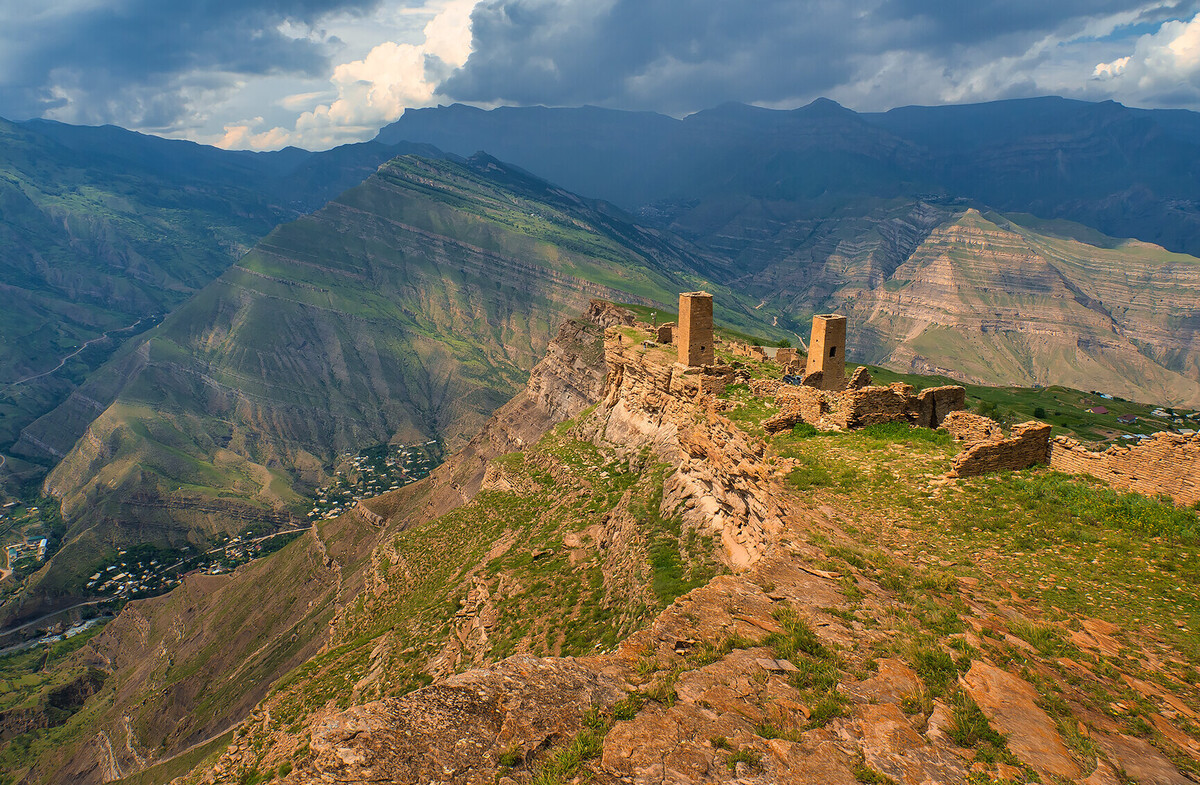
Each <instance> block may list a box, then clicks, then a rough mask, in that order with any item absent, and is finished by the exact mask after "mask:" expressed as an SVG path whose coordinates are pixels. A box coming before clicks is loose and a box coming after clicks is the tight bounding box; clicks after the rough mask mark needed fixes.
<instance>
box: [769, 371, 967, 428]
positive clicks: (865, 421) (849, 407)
mask: <svg viewBox="0 0 1200 785" xmlns="http://www.w3.org/2000/svg"><path fill="white" fill-rule="evenodd" d="M855 377H857V378H860V379H861V377H859V375H858V374H857V372H856V373H855ZM752 389H753V387H752ZM773 392H774V395H775V403H776V405H777V406H778V407H779V412H778V413H777V414H775V415H773V416H771V417H769V418H767V419H766V420H765V421H763V430H764V431H766V432H767V433H768V434H774V433H779V432H781V431H785V430H787V429H789V428H792V427H793V426H795V425H797V424H799V423H801V422H806V423H808V424H809V425H812V426H813V427H815V428H817V429H819V430H822V431H834V430H842V431H844V430H851V429H854V428H863V427H866V426H868V425H876V424H880V423H888V422H907V423H911V424H912V425H916V426H919V427H922V428H937V427H938V426H939V425H940V424H941V422H942V419H943V418H944V417H945V416H946V415H947V414H949V413H951V412H953V411H956V410H960V409H962V408H964V407H965V406H966V400H967V398H966V390H965V389H963V388H962V387H958V386H955V385H951V386H946V387H930V388H928V389H925V390H921V391H920V392H919V393H918V392H917V391H916V390H915V388H913V386H912V385H909V384H904V383H903V382H895V383H893V384H889V385H887V386H868V387H862V388H858V389H853V388H852V389H848V390H838V391H826V390H820V389H818V388H816V387H809V386H806V385H805V386H799V387H794V386H791V385H784V384H780V385H779V386H777V387H775V388H774V390H773Z"/></svg>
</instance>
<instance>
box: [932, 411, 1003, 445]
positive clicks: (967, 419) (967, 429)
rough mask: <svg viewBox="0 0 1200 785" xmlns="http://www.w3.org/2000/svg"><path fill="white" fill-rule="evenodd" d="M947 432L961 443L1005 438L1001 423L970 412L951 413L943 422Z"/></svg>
mask: <svg viewBox="0 0 1200 785" xmlns="http://www.w3.org/2000/svg"><path fill="white" fill-rule="evenodd" d="M942 427H943V428H945V429H946V432H947V433H949V434H950V435H951V436H953V437H954V438H955V439H957V440H958V441H960V442H967V443H968V444H970V443H972V442H991V441H998V440H1000V439H1003V438H1004V430H1003V429H1002V428H1001V427H1000V423H998V422H996V421H995V420H993V419H991V418H989V417H984V416H983V415H981V414H973V413H972V412H968V411H958V412H950V413H949V414H947V415H946V418H945V419H944V420H942Z"/></svg>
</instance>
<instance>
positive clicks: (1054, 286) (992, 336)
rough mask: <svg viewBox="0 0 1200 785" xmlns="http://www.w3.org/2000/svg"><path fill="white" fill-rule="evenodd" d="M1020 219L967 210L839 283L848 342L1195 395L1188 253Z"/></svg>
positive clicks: (1051, 380) (981, 374)
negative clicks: (907, 249)
mask: <svg viewBox="0 0 1200 785" xmlns="http://www.w3.org/2000/svg"><path fill="white" fill-rule="evenodd" d="M1022 220H1024V222H1025V223H1026V224H1027V225H1026V226H1022V225H1020V224H1018V223H1015V222H1013V221H1011V220H1008V219H1005V218H1003V217H1001V216H998V215H994V216H989V217H985V216H983V215H981V214H980V213H979V212H977V211H975V210H968V211H967V212H965V213H964V214H962V215H960V216H959V217H957V218H955V219H953V220H951V221H948V222H946V223H945V224H943V225H942V226H940V227H938V228H937V229H935V230H934V231H933V232H932V233H931V234H930V235H929V237H928V238H927V239H926V240H925V241H924V242H923V243H922V244H921V245H920V246H919V247H918V248H917V249H916V251H915V252H914V253H913V254H912V255H911V256H910V257H909V258H908V259H907V261H905V262H904V264H902V265H900V266H899V267H898V268H897V269H896V270H895V272H894V273H893V274H892V275H891V276H890V277H889V278H888V279H887V280H886V281H884V282H883V283H882V284H881V285H879V286H877V287H875V288H871V289H865V288H852V287H846V288H844V289H843V290H842V291H840V292H838V293H837V294H836V295H835V296H834V299H835V301H838V302H839V303H840V304H841V307H843V308H844V309H845V310H846V311H847V312H848V313H849V314H850V315H851V319H852V321H854V322H857V323H858V324H859V325H860V327H859V329H858V334H857V335H856V336H855V338H854V339H853V340H855V341H856V346H855V348H856V349H857V350H858V353H859V354H860V355H861V356H863V358H864V359H871V360H875V361H879V362H882V363H883V364H886V365H890V366H892V367H896V368H904V369H912V370H917V371H937V372H944V373H947V374H949V375H952V376H955V377H957V378H962V379H966V380H970V381H975V382H981V383H989V384H1017V385H1021V386H1030V385H1034V384H1042V385H1050V384H1059V385H1064V386H1068V387H1075V388H1080V389H1085V390H1102V391H1105V392H1108V393H1111V394H1114V395H1119V396H1123V397H1127V398H1131V399H1134V400H1149V401H1153V402H1160V403H1179V404H1189V405H1197V404H1200V381H1197V373H1198V369H1197V358H1196V352H1195V336H1196V323H1197V320H1196V316H1195V313H1196V308H1197V306H1200V260H1198V259H1196V258H1194V257H1190V256H1186V255H1182V254H1174V253H1169V252H1167V251H1164V250H1163V249H1161V248H1159V247H1157V246H1153V245H1149V244H1146V243H1141V242H1137V241H1116V240H1112V239H1111V238H1105V237H1103V236H1099V235H1095V233H1091V234H1089V233H1087V232H1071V231H1069V229H1070V228H1071V227H1072V225H1070V224H1065V223H1051V224H1046V223H1041V222H1036V221H1033V220H1030V219H1022ZM1076 228H1077V229H1082V227H1076ZM1072 235H1074V236H1072ZM1077 237H1082V238H1083V239H1076V238H1077Z"/></svg>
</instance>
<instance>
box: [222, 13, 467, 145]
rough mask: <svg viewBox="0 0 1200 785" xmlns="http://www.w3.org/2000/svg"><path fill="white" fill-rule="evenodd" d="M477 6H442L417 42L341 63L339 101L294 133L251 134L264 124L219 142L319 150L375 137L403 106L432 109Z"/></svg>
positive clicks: (306, 118)
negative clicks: (441, 83) (292, 146)
mask: <svg viewBox="0 0 1200 785" xmlns="http://www.w3.org/2000/svg"><path fill="white" fill-rule="evenodd" d="M477 2H478V0H444V2H442V3H440V4H439V5H438V6H434V8H435V9H436V13H435V15H434V16H433V18H432V19H430V21H429V22H428V23H427V24H426V25H425V28H424V30H423V35H424V40H423V41H422V42H421V43H417V44H412V43H397V42H395V41H385V42H384V43H381V44H378V45H377V46H375V47H374V48H372V49H371V50H370V51H369V52H368V53H367V54H366V56H365V57H363V58H362V59H361V60H352V61H350V62H347V63H342V64H341V65H339V66H337V67H336V68H335V69H334V71H333V76H332V78H331V80H330V81H331V83H332V85H333V87H334V89H335V90H336V94H337V98H336V99H335V100H333V101H331V102H329V103H322V104H319V105H317V106H316V107H314V108H313V109H311V110H309V111H307V112H303V113H302V114H301V115H300V116H299V117H298V118H297V119H296V122H295V126H294V127H293V128H292V129H290V130H289V129H287V128H284V127H282V126H276V127H274V128H271V129H270V130H267V131H261V132H260V131H257V129H258V128H259V127H261V125H262V122H263V121H262V118H255V119H254V120H250V121H247V122H243V123H237V124H232V125H228V126H226V127H225V135H224V137H223V138H222V139H221V140H220V141H219V142H218V143H217V145H218V146H219V147H225V148H230V149H232V148H247V147H248V148H252V149H259V150H265V149H275V148H278V147H282V146H285V145H289V144H291V145H296V146H298V147H305V148H308V149H325V148H328V147H333V146H334V145H338V144H344V143H346V142H354V141H361V140H363V139H368V138H370V137H372V136H374V135H375V133H376V132H377V131H378V130H379V128H380V126H382V125H385V124H387V123H390V122H392V121H394V120H396V119H397V118H399V117H400V115H401V114H403V112H404V109H405V108H406V107H410V106H413V107H416V106H428V105H430V104H432V103H434V92H435V90H436V89H437V87H438V84H439V83H440V82H441V80H442V79H443V78H444V77H445V75H446V74H447V73H448V72H449V70H450V69H454V68H460V67H461V66H462V65H463V64H464V63H466V61H467V58H468V57H469V56H470V54H471V10H472V9H473V8H474V7H475V5H476V3H477ZM319 97H321V94H319V93H310V94H306V95H296V96H290V97H289V98H288V99H284V101H285V102H286V103H285V104H284V105H285V106H288V107H289V108H298V105H299V104H301V103H302V102H303V99H305V98H319Z"/></svg>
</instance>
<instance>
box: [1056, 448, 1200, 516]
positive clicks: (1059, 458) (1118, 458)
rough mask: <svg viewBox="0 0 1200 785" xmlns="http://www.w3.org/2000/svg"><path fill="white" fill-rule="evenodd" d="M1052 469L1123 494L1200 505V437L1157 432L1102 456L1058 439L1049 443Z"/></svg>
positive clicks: (1105, 451)
mask: <svg viewBox="0 0 1200 785" xmlns="http://www.w3.org/2000/svg"><path fill="white" fill-rule="evenodd" d="M1050 468H1052V469H1056V470H1058V471H1060V472H1067V473H1068V474H1087V475H1091V476H1092V477H1095V478H1096V479H1098V480H1101V481H1103V482H1105V483H1107V484H1108V485H1110V486H1112V487H1113V488H1118V489H1120V490H1123V491H1137V492H1138V493H1142V494H1145V495H1147V496H1157V495H1160V494H1162V495H1166V496H1170V497H1171V498H1172V499H1174V500H1175V502H1176V503H1178V504H1183V505H1191V504H1196V503H1197V502H1200V435H1194V436H1181V435H1179V434H1174V433H1157V434H1155V435H1154V436H1152V437H1151V438H1149V439H1145V440H1143V441H1142V442H1140V443H1138V444H1135V445H1131V446H1128V447H1125V446H1112V447H1109V448H1108V449H1107V450H1104V451H1103V452H1095V451H1092V450H1089V449H1087V448H1086V447H1084V446H1083V445H1081V444H1080V443H1079V442H1077V441H1075V440H1074V439H1069V438H1067V437H1065V436H1058V437H1055V439H1054V441H1053V442H1052V443H1051V444H1050Z"/></svg>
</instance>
